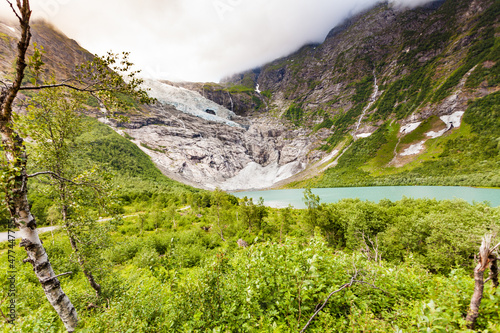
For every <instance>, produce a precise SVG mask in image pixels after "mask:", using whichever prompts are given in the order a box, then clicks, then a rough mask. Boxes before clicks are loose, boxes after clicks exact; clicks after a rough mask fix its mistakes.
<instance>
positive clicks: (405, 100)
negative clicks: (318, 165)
mask: <svg viewBox="0 0 500 333" xmlns="http://www.w3.org/2000/svg"><path fill="white" fill-rule="evenodd" d="M499 17H500V1H497V0H493V1H492V0H479V1H471V0H458V1H455V0H453V1H451V0H448V1H436V2H434V3H431V4H429V5H427V6H424V7H420V8H416V9H413V10H399V9H397V8H392V7H391V6H390V5H388V4H381V5H379V6H377V7H375V8H373V9H372V10H369V11H367V12H365V13H362V14H360V15H358V16H356V17H353V18H351V19H349V20H348V21H346V22H345V24H344V25H342V26H340V27H338V28H335V29H334V30H332V31H331V32H330V34H329V35H328V36H327V38H326V39H325V41H324V42H323V43H322V44H320V45H307V46H304V47H303V48H301V49H300V50H299V51H297V52H296V53H295V54H293V55H290V56H288V57H285V58H282V59H278V60H276V61H274V62H272V63H270V64H267V65H265V66H263V67H262V68H259V69H256V70H252V71H249V72H247V73H242V74H238V75H235V76H233V77H231V78H229V79H227V80H226V82H225V84H226V85H227V86H232V85H247V86H252V85H253V86H256V85H257V84H258V85H259V87H260V90H262V91H266V92H267V94H266V95H267V96H268V97H269V98H266V99H267V103H268V105H269V109H270V113H271V114H275V115H277V116H278V117H280V118H282V119H283V121H289V122H290V123H291V125H293V126H302V127H305V128H309V129H310V130H311V131H312V132H315V131H319V130H321V131H327V133H328V138H327V139H326V140H325V141H322V142H318V144H317V147H318V149H320V150H325V151H327V152H332V153H335V152H337V154H333V156H332V157H331V160H330V161H329V162H330V163H331V164H330V167H331V168H330V169H329V170H328V171H327V172H326V173H325V174H324V175H323V176H321V177H317V178H315V179H313V180H309V181H307V183H308V184H312V185H314V186H351V185H375V184H384V185H388V184H434V185H436V184H439V185H478V186H500V183H499V181H498V177H497V176H496V175H497V174H499V173H500V167H499V154H500V146H499V142H498V138H499V133H498V127H497V125H498V95H497V94H496V92H498V90H499V77H500V76H499V74H500V71H499V63H498V60H499V59H498V58H499V54H500V51H499V45H500V39H499V25H498V20H499ZM462 112H465V114H464V115H463V117H462V116H461V115H462ZM443 116H445V117H444V118H442V117H443ZM452 116H455V117H458V119H459V121H458V122H456V123H454V126H451V127H450V125H449V122H448V120H446V119H448V118H449V117H452ZM440 118H441V119H440ZM443 119H445V120H446V122H445V120H443ZM460 125H463V126H460ZM469 125H470V126H469ZM408 128H411V130H409V129H408ZM403 129H404V130H403ZM446 129H448V130H446ZM486 129H488V130H486ZM433 132H435V133H439V135H437V137H433V136H432V133H433ZM427 134H429V135H427ZM353 139H354V140H353ZM346 140H347V141H348V142H349V143H351V141H352V145H345V143H346ZM346 146H347V147H348V148H347V149H345V147H346ZM417 148H420V149H417ZM412 150H413V151H414V152H411V151H412ZM342 152H344V154H343V155H342V156H341V157H340V158H339V156H340V155H341V153H342ZM337 159H338V160H337ZM309 176H311V173H307V172H304V173H303V175H302V176H301V177H300V175H299V177H296V178H299V179H300V178H302V179H304V178H308V177H309ZM297 184H300V185H303V184H304V182H298V183H295V185H297Z"/></svg>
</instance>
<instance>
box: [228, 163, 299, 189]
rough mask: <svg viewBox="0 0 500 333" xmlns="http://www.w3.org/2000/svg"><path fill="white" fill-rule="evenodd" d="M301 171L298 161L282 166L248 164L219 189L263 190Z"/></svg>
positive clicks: (275, 164) (274, 164)
mask: <svg viewBox="0 0 500 333" xmlns="http://www.w3.org/2000/svg"><path fill="white" fill-rule="evenodd" d="M302 170H304V165H303V164H302V163H300V162H298V161H296V162H291V163H288V164H285V165H283V166H279V164H278V163H277V162H274V163H271V164H269V165H268V166H265V167H263V166H262V165H260V164H258V163H255V162H250V163H248V165H247V166H246V167H245V168H244V169H243V170H241V171H240V172H239V173H238V174H237V175H236V176H234V177H233V178H231V179H228V180H226V181H225V182H224V183H222V184H221V189H223V190H225V191H234V190H246V189H248V190H251V189H264V188H267V187H270V186H272V185H274V184H276V183H277V182H279V181H282V180H285V179H287V178H290V177H292V176H293V175H294V174H296V173H297V172H300V171H302Z"/></svg>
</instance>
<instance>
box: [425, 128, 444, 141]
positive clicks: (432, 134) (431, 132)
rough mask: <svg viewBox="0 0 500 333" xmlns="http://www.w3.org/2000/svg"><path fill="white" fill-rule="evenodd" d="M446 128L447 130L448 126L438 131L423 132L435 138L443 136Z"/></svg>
mask: <svg viewBox="0 0 500 333" xmlns="http://www.w3.org/2000/svg"><path fill="white" fill-rule="evenodd" d="M447 130H448V128H445V129H444V130H441V131H438V132H434V131H430V132H428V133H425V135H427V136H428V137H429V138H431V139H436V138H439V137H441V136H443V135H444V133H446V131H447Z"/></svg>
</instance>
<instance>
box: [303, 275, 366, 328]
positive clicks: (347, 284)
mask: <svg viewBox="0 0 500 333" xmlns="http://www.w3.org/2000/svg"><path fill="white" fill-rule="evenodd" d="M357 275H358V272H357V271H356V273H355V274H354V276H353V277H352V278H351V281H350V282H349V283H346V284H344V285H343V286H341V287H340V288H339V289H337V290H335V291H333V292H331V293H330V295H328V297H327V298H326V300H325V301H324V302H323V304H322V305H321V306H320V308H319V309H318V310H316V312H315V313H314V314H313V315H312V317H311V318H310V319H309V321H308V322H307V324H306V326H304V328H303V329H302V330H301V331H300V333H303V332H305V331H306V329H307V327H309V325H310V324H311V322H312V321H313V319H314V317H316V315H317V314H318V313H320V312H321V310H323V308H324V307H325V306H326V303H328V300H330V298H331V297H332V296H333V295H335V294H336V293H339V292H341V291H342V290H344V289H346V288H349V287H351V286H352V285H353V283H354V282H356V277H357Z"/></svg>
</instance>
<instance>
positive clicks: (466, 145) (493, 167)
mask: <svg viewBox="0 0 500 333" xmlns="http://www.w3.org/2000/svg"><path fill="white" fill-rule="evenodd" d="M499 104H500V93H498V92H497V93H494V94H490V95H488V96H486V97H484V98H482V99H479V100H477V101H475V102H473V103H471V104H470V105H469V107H468V109H467V111H466V113H465V115H464V118H463V124H462V127H461V128H460V129H455V130H454V132H453V133H452V134H448V135H445V136H444V137H441V138H438V139H434V140H429V141H428V143H427V145H428V146H429V147H428V153H426V154H424V155H425V156H424V155H422V159H418V160H416V161H415V162H412V163H410V164H409V165H408V166H405V167H404V168H401V169H396V168H389V167H387V166H385V165H384V163H388V162H389V161H390V160H391V159H392V158H391V149H394V148H395V144H396V142H397V141H396V138H395V137H394V135H395V132H394V129H391V127H390V126H387V125H386V126H383V127H381V128H380V129H379V130H378V131H377V132H376V133H375V134H373V135H372V136H371V137H368V138H366V139H362V140H358V141H356V142H355V143H354V144H353V145H352V147H351V148H350V149H349V150H347V152H346V153H345V154H344V155H343V156H342V157H341V158H340V159H339V163H338V165H337V166H336V167H334V168H331V169H329V170H327V171H326V172H325V174H324V175H323V176H322V178H320V179H318V180H314V181H313V185H314V186H317V187H344V186H379V185H457V186H485V187H500V176H499V175H500V143H499V140H498V138H499V137H500V123H499V116H498V114H499V109H498V105H499ZM440 122H441V121H440V120H439V119H438V118H437V117H430V118H429V119H427V120H426V121H425V122H424V123H422V124H421V125H420V126H419V127H418V128H417V129H416V130H415V131H414V132H412V133H410V134H408V135H407V136H405V137H403V138H402V140H401V143H400V144H410V143H414V142H416V141H419V140H422V139H423V138H424V136H425V133H426V132H428V131H429V130H431V129H432V128H434V127H435V126H438V124H439V123H440ZM469 125H470V126H469ZM375 170H377V174H374V172H375ZM450 170H453V172H450Z"/></svg>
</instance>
